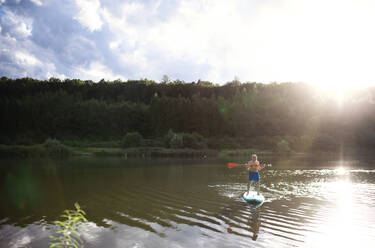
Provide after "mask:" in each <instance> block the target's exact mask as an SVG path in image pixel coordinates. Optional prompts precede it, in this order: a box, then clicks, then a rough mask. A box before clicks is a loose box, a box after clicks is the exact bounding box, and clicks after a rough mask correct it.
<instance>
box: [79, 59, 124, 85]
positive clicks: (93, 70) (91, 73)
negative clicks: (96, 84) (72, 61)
mask: <svg viewBox="0 0 375 248" xmlns="http://www.w3.org/2000/svg"><path fill="white" fill-rule="evenodd" d="M75 76H76V77H77V78H80V79H84V80H93V81H99V80H101V79H103V78H104V79H106V80H116V79H122V80H125V79H124V77H122V76H121V75H116V74H113V72H112V71H111V70H110V69H109V68H108V67H106V66H105V65H103V64H102V63H100V62H97V61H95V62H91V63H90V64H89V65H88V66H86V67H84V66H79V67H77V68H75Z"/></svg>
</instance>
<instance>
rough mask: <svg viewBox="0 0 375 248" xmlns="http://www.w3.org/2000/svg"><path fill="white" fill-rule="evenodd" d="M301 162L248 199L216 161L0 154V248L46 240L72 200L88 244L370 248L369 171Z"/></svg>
mask: <svg viewBox="0 0 375 248" xmlns="http://www.w3.org/2000/svg"><path fill="white" fill-rule="evenodd" d="M288 163H290V167H291V166H292V165H293V167H294V168H299V169H287V168H288V166H287V164H288ZM298 163H299V162H297V161H288V162H285V161H281V162H280V164H282V166H281V167H282V168H281V167H279V168H278V165H277V164H276V163H274V167H273V168H272V169H268V170H264V172H262V186H261V190H262V192H263V194H264V196H265V198H266V201H265V202H264V204H263V205H261V206H254V205H251V204H248V203H246V202H244V201H243V200H242V197H241V196H242V194H243V192H244V191H245V190H246V180H247V176H246V171H245V170H243V169H241V168H234V169H228V168H226V166H225V163H224V162H220V161H203V162H202V161H194V160H121V159H77V158H75V159H71V160H66V161H51V160H27V161H26V160H18V161H17V160H7V161H2V163H1V166H0V176H1V177H0V178H1V181H0V185H1V188H0V195H1V196H2V198H3V199H2V200H3V201H2V204H0V247H22V246H26V245H30V246H32V247H48V236H49V235H50V234H51V233H52V232H53V230H54V228H55V227H54V226H53V224H52V223H53V221H54V220H56V219H58V218H59V214H60V213H61V212H62V210H63V209H70V208H72V206H73V203H74V202H76V201H77V202H79V203H80V205H81V206H82V207H83V208H84V209H85V210H86V212H87V218H88V219H89V220H90V222H89V223H86V224H85V225H84V226H83V227H82V230H81V231H82V233H83V239H84V241H85V244H86V247H291V246H294V247H353V246H354V245H356V246H357V245H358V244H360V246H361V247H373V246H374V243H375V228H374V226H375V214H374V209H375V170H371V169H358V168H360V164H358V161H357V162H356V166H357V169H349V168H350V164H348V163H346V164H345V167H337V166H336V165H342V164H343V163H336V164H335V167H333V168H331V169H330V168H328V169H317V170H311V169H310V170H308V169H303V168H302V167H301V166H300V167H298V166H296V165H298Z"/></svg>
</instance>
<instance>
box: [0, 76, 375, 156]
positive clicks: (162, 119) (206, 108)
mask: <svg viewBox="0 0 375 248" xmlns="http://www.w3.org/2000/svg"><path fill="white" fill-rule="evenodd" d="M374 93H375V90H374V89H373V88H369V89H366V90H361V91H359V90H358V91H355V92H350V93H347V94H346V95H345V96H344V101H343V103H342V104H338V103H337V101H336V96H335V95H333V96H332V95H329V94H325V93H324V92H322V91H319V90H317V89H315V88H314V87H312V86H310V85H307V84H303V83H281V84H276V83H274V84H259V83H241V82H239V81H236V80H235V81H232V82H229V83H227V84H226V85H223V86H218V85H214V84H212V83H210V82H204V81H198V82H191V83H186V82H183V81H174V82H171V83H156V82H154V81H150V80H146V79H144V80H131V81H127V82H121V81H119V80H117V81H104V80H101V81H100V82H98V83H94V82H92V81H81V80H77V79H73V80H69V79H66V80H64V81H61V80H59V79H55V78H51V79H50V80H45V81H39V80H35V79H31V78H21V79H15V80H13V79H9V78H5V77H3V78H1V79H0V116H1V121H0V132H1V133H0V134H1V135H0V143H1V144H36V143H43V142H44V141H45V140H46V139H47V138H49V137H51V138H57V139H59V140H61V141H63V142H64V141H67V142H68V141H70V142H71V141H74V140H80V141H82V142H83V141H85V142H86V141H92V142H94V141H113V140H123V139H124V137H125V136H126V134H127V133H132V132H137V133H138V134H140V135H141V137H142V139H143V140H146V141H147V140H156V141H158V140H159V141H163V139H165V137H166V136H168V131H170V130H171V131H172V130H173V132H174V133H176V134H185V136H186V137H187V138H185V139H191V137H193V136H194V135H195V136H194V137H199V138H197V139H199V142H200V144H205V145H204V146H207V147H209V148H215V149H220V148H264V149H278V150H281V151H288V150H295V151H305V150H309V149H313V150H332V151H338V150H340V149H343V147H359V148H366V149H371V148H373V147H374V145H375V105H374V104H375V101H374ZM187 134H191V135H192V136H191V137H189V135H187ZM180 136H181V135H180ZM181 137H183V136H181ZM201 137H203V139H204V140H202V138H201ZM176 142H179V141H176ZM120 143H121V142H120ZM146 143H147V142H146ZM147 144H149V145H150V144H151V145H152V144H155V145H157V144H160V142H159V143H158V142H154V143H153V142H148V143H147Z"/></svg>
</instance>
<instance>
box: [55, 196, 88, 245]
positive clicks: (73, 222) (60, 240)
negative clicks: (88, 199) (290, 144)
mask: <svg viewBox="0 0 375 248" xmlns="http://www.w3.org/2000/svg"><path fill="white" fill-rule="evenodd" d="M74 207H75V208H76V209H75V210H64V213H63V214H62V215H61V218H63V219H64V220H62V221H56V222H55V224H56V225H57V226H58V227H57V231H56V235H55V236H54V235H51V236H50V238H51V239H52V240H53V241H52V242H51V243H50V245H49V247H50V248H53V247H59V248H61V247H62V248H70V247H75V248H78V247H84V246H83V241H82V239H81V235H80V233H79V232H78V228H79V226H80V225H81V224H82V223H83V222H85V221H87V219H86V218H85V215H86V213H85V211H83V210H82V209H81V207H80V206H79V204H78V203H77V202H76V203H74Z"/></svg>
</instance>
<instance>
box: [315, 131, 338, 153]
mask: <svg viewBox="0 0 375 248" xmlns="http://www.w3.org/2000/svg"><path fill="white" fill-rule="evenodd" d="M338 147H339V144H338V142H337V140H336V139H335V138H333V137H332V136H330V135H323V134H322V135H321V136H318V137H316V138H315V140H314V141H313V145H312V148H313V149H314V150H315V151H323V150H325V151H336V150H338Z"/></svg>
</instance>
